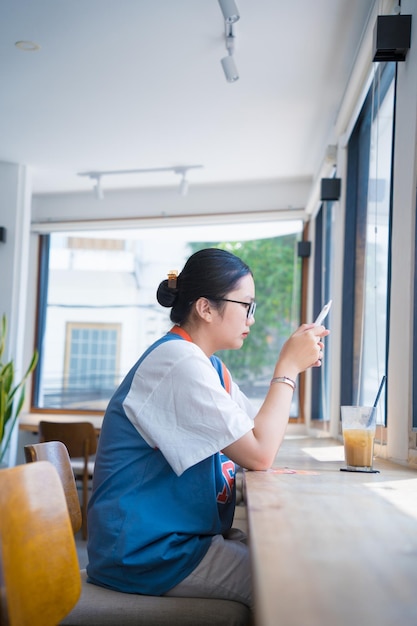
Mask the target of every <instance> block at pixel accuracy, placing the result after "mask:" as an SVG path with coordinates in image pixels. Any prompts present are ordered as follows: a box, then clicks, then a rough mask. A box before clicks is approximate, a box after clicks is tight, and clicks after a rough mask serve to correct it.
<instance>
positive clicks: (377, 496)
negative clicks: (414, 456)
mask: <svg viewBox="0 0 417 626" xmlns="http://www.w3.org/2000/svg"><path fill="white" fill-rule="evenodd" d="M319 459H321V460H319ZM333 459H334V460H333ZM342 459H343V446H342V445H341V444H340V443H339V442H337V441H333V440H331V439H325V438H323V439H311V438H310V439H309V438H300V437H297V438H294V439H286V440H285V441H284V444H283V446H282V447H281V450H280V451H279V453H278V455H277V459H276V464H275V467H274V469H272V470H269V471H267V472H245V488H246V499H247V507H248V524H249V541H250V546H251V553H252V567H253V577H254V593H255V601H256V626H396V625H401V626H416V624H417V592H416V586H417V471H415V470H412V469H408V468H405V467H402V466H398V465H395V464H392V463H389V462H387V461H383V460H378V459H376V460H375V464H374V467H375V468H376V469H379V470H380V473H379V474H361V473H348V472H341V471H340V468H341V467H343V466H344V462H343V461H342Z"/></svg>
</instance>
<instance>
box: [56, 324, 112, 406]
mask: <svg viewBox="0 0 417 626" xmlns="http://www.w3.org/2000/svg"><path fill="white" fill-rule="evenodd" d="M119 337H120V324H87V325H85V324H82V323H71V322H68V323H67V328H66V346H65V367H64V378H63V388H64V390H65V391H64V392H63V393H61V394H58V398H59V399H60V402H61V406H59V408H62V405H63V406H71V398H73V397H76V398H78V400H77V403H78V405H79V404H80V402H81V398H82V397H83V396H84V398H85V399H84V402H83V405H84V407H85V408H88V406H89V404H90V403H94V406H97V405H96V403H97V402H98V401H100V400H101V398H104V399H105V401H106V400H108V398H109V397H110V395H111V394H112V393H113V390H114V388H115V385H116V384H117V380H118V378H117V376H118V371H119V365H118V361H119V359H118V348H119ZM46 403H47V404H48V405H49V406H52V400H51V399H48V400H47V401H46ZM54 406H57V405H56V404H55V405H54Z"/></svg>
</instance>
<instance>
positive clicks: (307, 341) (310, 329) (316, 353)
mask: <svg viewBox="0 0 417 626" xmlns="http://www.w3.org/2000/svg"><path fill="white" fill-rule="evenodd" d="M329 333H330V330H328V329H327V328H325V327H324V326H315V325H314V324H302V325H301V326H300V327H299V328H297V330H296V331H295V332H294V333H293V334H292V335H291V336H290V337H289V338H288V339H287V341H286V342H285V343H284V345H283V347H282V349H281V352H280V355H279V357H278V361H277V364H276V366H275V371H274V377H275V376H290V377H292V378H296V377H297V376H298V374H299V373H300V372H303V371H304V370H306V369H307V368H309V367H320V366H321V361H322V358H323V348H324V343H323V341H321V340H322V339H323V338H324V337H326V336H327V335H328V334H329Z"/></svg>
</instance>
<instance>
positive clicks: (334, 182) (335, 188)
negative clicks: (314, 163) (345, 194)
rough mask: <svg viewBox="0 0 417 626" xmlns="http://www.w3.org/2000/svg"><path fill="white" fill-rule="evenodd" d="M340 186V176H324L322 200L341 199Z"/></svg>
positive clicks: (322, 180)
mask: <svg viewBox="0 0 417 626" xmlns="http://www.w3.org/2000/svg"><path fill="white" fill-rule="evenodd" d="M340 187H341V179H340V178H322V179H321V193H320V200H339V198H340Z"/></svg>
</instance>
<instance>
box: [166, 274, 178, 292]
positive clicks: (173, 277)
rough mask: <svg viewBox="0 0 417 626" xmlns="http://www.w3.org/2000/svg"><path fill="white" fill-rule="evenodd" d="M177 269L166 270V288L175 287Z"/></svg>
mask: <svg viewBox="0 0 417 626" xmlns="http://www.w3.org/2000/svg"><path fill="white" fill-rule="evenodd" d="M177 277H178V270H170V271H169V272H168V289H176V288H177Z"/></svg>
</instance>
